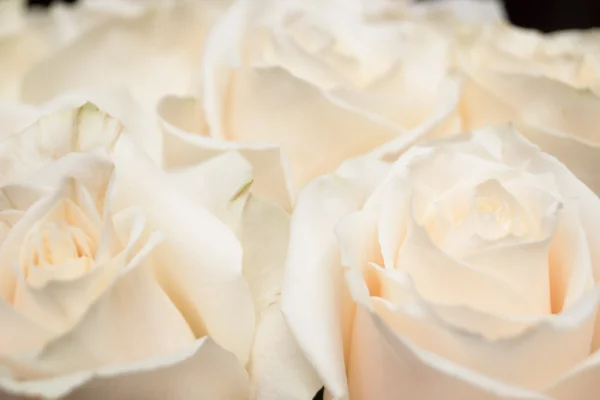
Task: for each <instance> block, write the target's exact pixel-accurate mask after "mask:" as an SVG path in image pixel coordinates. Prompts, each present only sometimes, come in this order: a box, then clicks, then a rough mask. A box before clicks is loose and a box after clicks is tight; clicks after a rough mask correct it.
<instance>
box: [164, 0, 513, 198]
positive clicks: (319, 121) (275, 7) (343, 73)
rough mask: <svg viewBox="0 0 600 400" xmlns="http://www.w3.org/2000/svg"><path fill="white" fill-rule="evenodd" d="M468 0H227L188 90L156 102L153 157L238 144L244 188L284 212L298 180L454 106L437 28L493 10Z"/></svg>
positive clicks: (207, 153)
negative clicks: (246, 174) (157, 151)
mask: <svg viewBox="0 0 600 400" xmlns="http://www.w3.org/2000/svg"><path fill="white" fill-rule="evenodd" d="M479 3H480V2H478V1H476V2H468V1H467V2H465V1H451V2H441V3H439V4H438V3H437V2H434V3H427V4H420V3H415V4H413V2H412V1H387V0H383V1H382V0H376V1H371V0H368V1H366V0H352V1H334V0H329V1H315V0H310V1H302V2H300V1H293V0H284V1H280V0H261V1H254V0H240V1H237V2H236V3H235V4H234V5H233V6H232V7H231V8H230V9H229V10H228V12H227V13H226V14H225V15H224V16H223V17H222V18H221V19H220V20H219V22H218V23H217V24H216V26H215V27H214V29H213V30H212V31H211V33H210V35H209V37H208V39H207V42H206V46H205V53H204V57H203V59H202V66H201V72H202V74H201V76H200V77H199V80H198V82H196V84H195V85H194V88H193V91H194V96H192V97H183V98H182V97H178V96H169V97H167V98H165V99H163V101H162V102H161V104H160V105H159V114H160V116H161V118H162V125H163V126H162V127H163V146H164V151H163V157H164V162H165V163H167V164H168V163H169V162H170V160H172V159H173V158H176V157H180V154H181V153H182V152H185V154H186V156H187V154H192V153H193V157H195V158H197V159H203V158H207V157H211V156H212V155H213V154H214V153H215V152H219V151H222V150H223V149H235V150H238V151H240V152H241V153H242V154H244V155H245V156H246V157H247V158H248V160H250V162H251V163H252V164H253V166H254V170H255V178H256V180H255V186H254V190H256V193H258V194H260V195H261V196H264V197H265V198H269V199H270V200H272V201H274V202H277V203H278V204H280V205H282V206H283V207H284V208H290V207H291V204H292V203H293V199H294V197H295V195H296V193H297V191H298V189H299V188H301V187H302V186H303V185H304V184H306V183H307V182H308V181H309V180H310V179H312V178H314V177H316V176H318V175H320V174H323V173H327V172H331V171H333V170H334V169H335V168H336V167H337V166H338V165H339V164H340V163H341V162H342V161H344V160H345V159H347V158H349V157H355V156H358V155H360V154H364V153H366V152H368V151H370V150H372V149H373V148H375V147H377V146H379V145H381V144H383V143H385V142H387V141H389V140H391V139H394V138H396V137H399V136H403V137H405V140H406V141H407V142H409V143H410V142H413V141H414V140H416V138H418V137H419V136H420V135H418V134H417V135H415V134H414V133H413V132H412V130H413V129H414V128H415V127H417V126H420V125H431V124H433V123H435V122H436V121H437V120H438V119H440V118H441V116H445V115H446V114H448V113H450V111H448V110H453V109H454V107H455V106H456V105H457V104H458V101H459V91H458V90H459V85H458V80H457V78H456V77H455V76H454V75H452V73H451V71H450V67H451V66H452V65H453V64H452V63H453V53H452V49H453V47H454V46H453V41H452V37H453V36H452V35H448V34H447V31H448V30H449V29H450V26H453V23H454V22H456V23H458V22H459V21H463V23H466V24H477V23H479V22H481V21H489V20H497V19H499V18H500V17H501V13H500V12H499V11H498V10H499V9H498V6H497V5H496V4H494V3H489V2H488V3H484V5H480V4H479ZM477 6H479V7H477ZM466 10H471V11H473V10H474V11H473V12H472V13H471V14H469V15H467V14H468V13H467V12H466ZM447 124H448V125H455V121H454V120H448V121H447ZM456 129H458V128H456ZM440 130H441V129H440ZM190 157H192V156H191V155H190ZM268 159H270V160H274V161H273V162H269V163H266V160H268ZM280 159H283V163H282V162H280V161H278V160H280ZM281 165H283V167H281ZM286 188H287V189H286Z"/></svg>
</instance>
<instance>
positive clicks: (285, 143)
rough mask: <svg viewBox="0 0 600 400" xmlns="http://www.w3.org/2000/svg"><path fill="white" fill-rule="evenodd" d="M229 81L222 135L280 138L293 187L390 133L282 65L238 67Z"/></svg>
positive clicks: (248, 139)
mask: <svg viewBox="0 0 600 400" xmlns="http://www.w3.org/2000/svg"><path fill="white" fill-rule="evenodd" d="M230 85H231V86H230V92H229V97H228V99H227V101H228V104H229V108H228V109H227V117H228V119H227V122H228V123H227V124H226V125H225V137H227V138H229V139H231V140H237V141H246V142H267V143H277V144H280V145H281V147H282V149H283V151H284V153H285V154H286V155H287V156H288V157H289V159H290V161H291V164H292V171H291V172H292V180H293V182H294V187H295V188H300V187H302V186H303V185H304V184H305V183H306V182H307V181H308V180H310V179H311V178H314V177H315V176H317V175H319V174H322V173H325V172H329V171H332V170H334V169H335V168H336V167H337V166H338V165H339V164H340V163H341V162H342V161H344V160H345V159H347V158H350V157H354V156H357V155H360V154H362V153H365V152H367V151H369V150H371V149H373V148H375V147H377V146H379V145H381V144H383V143H385V142H387V141H388V140H390V139H392V138H394V137H395V132H392V131H391V130H390V129H389V128H388V127H385V126H381V125H379V124H377V123H376V122H375V121H372V120H370V119H369V118H365V117H362V116H361V115H358V114H356V113H353V112H349V111H347V110H344V109H342V108H339V107H337V106H335V105H334V104H332V103H330V102H329V101H327V100H326V99H325V97H324V96H323V95H322V93H321V92H320V91H319V90H318V89H317V88H316V87H311V86H310V85H309V84H308V83H307V82H303V81H301V80H299V79H297V78H294V77H293V76H291V75H290V74H289V73H287V72H286V71H284V70H282V69H277V68H275V69H263V70H250V69H238V70H237V71H236V73H235V74H234V75H233V76H232V77H231V83H230ZM267 110H268V111H267ZM267 115H268V118H267V119H268V121H267V119H264V117H265V116H267ZM316 121H318V124H317V123H316ZM307 160H310V163H308V164H307Z"/></svg>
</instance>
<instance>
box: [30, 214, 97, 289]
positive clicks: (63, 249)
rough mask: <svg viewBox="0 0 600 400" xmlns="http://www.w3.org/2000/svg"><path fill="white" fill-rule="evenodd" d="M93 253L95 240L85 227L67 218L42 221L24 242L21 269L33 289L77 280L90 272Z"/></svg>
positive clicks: (95, 246)
mask: <svg viewBox="0 0 600 400" xmlns="http://www.w3.org/2000/svg"><path fill="white" fill-rule="evenodd" d="M96 250H97V243H96V238H95V237H93V236H92V235H90V234H89V233H88V232H86V229H85V227H82V226H78V225H77V224H75V223H74V221H71V220H69V219H68V218H65V219H58V220H50V221H43V222H41V223H40V224H39V225H38V226H37V227H35V228H34V229H32V230H31V231H30V232H29V234H28V235H27V236H26V238H25V240H24V243H23V247H22V249H21V257H20V263H21V269H22V272H23V275H24V277H25V278H26V280H27V282H28V283H29V284H30V285H33V286H43V285H45V284H46V283H47V282H49V281H52V280H72V279H77V278H78V277H80V276H82V275H84V274H86V273H87V272H89V271H90V269H91V267H92V264H93V260H94V259H95V257H96Z"/></svg>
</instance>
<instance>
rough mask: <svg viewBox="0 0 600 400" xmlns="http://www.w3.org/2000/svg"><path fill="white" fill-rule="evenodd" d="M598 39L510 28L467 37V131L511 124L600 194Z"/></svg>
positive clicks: (462, 58) (594, 34)
mask: <svg viewBox="0 0 600 400" xmlns="http://www.w3.org/2000/svg"><path fill="white" fill-rule="evenodd" d="M599 35H600V32H598V31H597V30H589V31H567V32H559V33H554V34H547V35H543V34H540V33H537V32H533V31H528V30H524V29H520V28H515V27H512V26H507V25H504V24H496V25H490V26H485V27H483V28H481V29H479V30H474V31H472V32H471V33H470V34H464V35H463V36H462V38H461V39H460V40H458V42H459V43H460V46H459V47H461V50H460V51H459V56H458V59H459V60H458V64H459V68H460V69H461V71H462V72H463V74H464V80H463V91H462V100H461V106H460V114H461V119H462V129H464V130H472V129H478V128H480V127H484V126H486V125H488V124H493V123H506V122H510V123H513V124H515V125H516V126H517V127H518V128H519V130H520V131H521V132H522V133H523V134H524V135H525V136H527V138H528V139H529V140H531V141H532V142H534V143H536V144H537V145H538V146H540V147H541V148H542V150H544V151H545V152H547V153H550V154H552V155H553V156H555V157H557V158H558V159H559V160H561V161H562V162H563V163H565V164H566V165H567V166H568V167H569V169H571V170H572V171H573V172H575V173H576V175H577V176H578V177H579V178H580V179H581V180H583V181H584V182H585V183H586V184H587V185H588V186H589V187H590V188H591V189H593V190H594V191H595V192H596V193H600V175H599V174H598V173H597V170H596V167H595V160H596V159H598V157H600V135H598V132H597V129H596V126H598V124H600V98H599V97H598V95H600V56H599V54H600V36H599ZM459 36H460V35H459Z"/></svg>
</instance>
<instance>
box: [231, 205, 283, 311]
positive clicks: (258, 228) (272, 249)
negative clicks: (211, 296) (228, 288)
mask: <svg viewBox="0 0 600 400" xmlns="http://www.w3.org/2000/svg"><path fill="white" fill-rule="evenodd" d="M289 235H290V217H289V215H288V214H287V213H286V212H285V211H283V210H282V209H280V208H278V207H276V206H273V205H271V204H269V203H266V202H264V201H262V200H259V199H256V198H254V197H253V196H250V197H249V199H248V200H247V202H246V205H245V208H244V215H243V218H242V221H241V235H240V237H241V241H242V246H243V248H244V259H243V260H244V261H243V263H244V277H245V278H246V280H247V281H248V284H249V285H250V290H251V291H252V297H253V298H254V303H255V305H256V311H257V314H260V313H261V312H262V311H263V310H264V309H265V308H267V307H269V306H270V305H272V304H274V303H275V302H276V301H277V300H278V299H279V296H280V295H281V287H282V286H283V277H284V272H285V259H286V256H287V250H288V243H289Z"/></svg>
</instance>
